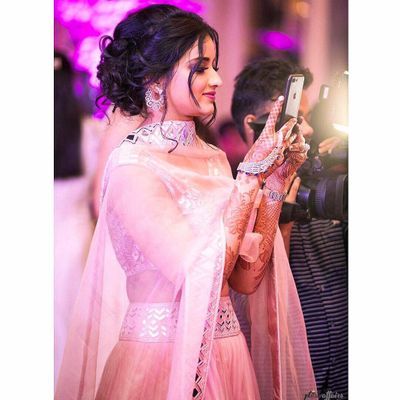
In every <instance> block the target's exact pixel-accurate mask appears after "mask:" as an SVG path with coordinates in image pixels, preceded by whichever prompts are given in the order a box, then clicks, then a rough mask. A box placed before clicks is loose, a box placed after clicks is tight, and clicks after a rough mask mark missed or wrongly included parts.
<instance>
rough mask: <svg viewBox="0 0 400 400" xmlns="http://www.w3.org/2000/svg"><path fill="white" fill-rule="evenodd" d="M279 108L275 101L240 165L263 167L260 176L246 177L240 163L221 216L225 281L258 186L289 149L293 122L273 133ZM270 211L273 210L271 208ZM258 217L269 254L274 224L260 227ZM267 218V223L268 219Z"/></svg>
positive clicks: (244, 229) (245, 228)
mask: <svg viewBox="0 0 400 400" xmlns="http://www.w3.org/2000/svg"><path fill="white" fill-rule="evenodd" d="M281 107H282V99H279V100H277V101H276V102H275V104H274V106H273V108H272V110H271V113H270V116H269V118H268V120H267V122H266V125H265V127H264V129H263V132H262V133H261V135H260V137H259V138H258V139H257V141H256V142H255V143H254V145H253V146H252V148H251V149H250V151H249V153H248V154H247V155H246V157H245V159H244V162H243V163H241V164H242V165H243V166H242V168H243V170H246V169H249V170H251V168H253V169H255V170H257V168H258V167H259V166H260V165H261V166H262V167H260V168H259V169H260V171H259V172H260V173H258V174H257V175H253V174H252V173H249V174H246V173H244V172H240V164H239V168H238V169H239V173H238V175H237V178H236V188H235V190H234V192H233V193H232V196H231V199H230V203H229V206H228V207H227V210H226V213H225V215H224V223H225V233H226V242H227V245H226V257H225V269H224V278H225V279H228V278H229V276H230V275H231V272H232V270H233V268H234V266H235V264H236V261H237V258H238V254H239V249H240V245H241V243H242V240H243V237H244V235H245V233H246V230H247V226H248V223H249V219H250V216H251V213H252V211H253V208H254V203H255V200H256V196H257V193H258V191H259V190H260V187H261V185H262V184H263V182H264V181H265V179H269V178H268V176H270V175H271V174H272V173H273V172H274V171H275V170H276V169H277V168H278V167H279V168H281V166H282V163H283V162H284V157H283V152H284V151H285V150H286V148H287V146H288V142H287V141H285V140H284V138H286V137H287V136H288V135H290V132H291V131H292V129H293V127H294V125H295V123H296V120H295V119H292V120H290V121H289V122H287V123H286V124H285V125H284V126H283V127H282V128H281V129H280V130H279V131H278V132H275V123H276V120H277V118H278V116H279V113H280V109H281ZM267 159H270V160H271V163H269V164H267V167H264V166H265V162H264V161H265V160H267ZM250 167H251V168H250ZM274 179H275V178H274ZM273 190H276V189H273ZM276 207H278V208H276ZM280 207H281V206H280V205H278V206H277V205H273V214H274V218H275V214H277V215H278V217H279V212H280ZM262 208H264V206H262ZM269 208H270V207H268V210H269ZM270 211H272V209H271V210H270ZM259 218H261V221H259V222H258V227H259V229H260V231H262V232H263V233H264V234H263V246H264V247H265V248H266V249H269V248H270V251H272V246H270V245H268V244H267V243H268V242H269V241H272V242H273V238H274V235H275V231H274V230H273V229H274V228H273V225H272V224H269V226H263V227H261V224H262V220H265V217H264V212H263V214H262V216H261V217H259ZM259 218H258V219H259ZM266 218H267V220H268V217H266ZM271 221H272V218H271ZM275 229H276V228H275ZM266 231H268V234H266V233H265V232H266ZM246 286H247V285H246Z"/></svg>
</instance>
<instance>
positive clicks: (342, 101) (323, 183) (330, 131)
mask: <svg viewBox="0 0 400 400" xmlns="http://www.w3.org/2000/svg"><path fill="white" fill-rule="evenodd" d="M347 82H348V73H347V72H345V73H344V74H342V75H341V76H340V77H339V78H337V79H336V84H335V86H334V87H333V88H330V87H329V86H327V85H322V87H321V90H320V95H319V102H318V104H317V105H316V106H315V108H314V110H313V112H312V116H311V121H310V123H311V126H312V127H313V128H314V135H313V137H312V140H311V142H310V146H311V147H310V150H309V152H308V158H307V160H306V161H305V163H304V164H303V165H302V166H301V167H300V168H299V170H298V172H297V174H298V176H299V177H300V178H301V185H300V188H299V190H298V192H297V197H296V203H294V204H290V203H284V205H283V207H282V212H281V216H280V219H279V222H280V223H287V222H290V221H298V222H307V221H310V220H311V219H312V218H316V219H334V220H339V221H347V218H348V196H347V193H348V176H347V166H348V136H347V134H348V122H347V121H348V114H347V113H348V104H347V102H348V83H347ZM333 136H335V137H338V138H340V143H339V145H337V146H336V147H335V148H334V149H333V151H332V152H331V153H330V154H327V155H319V153H318V145H319V143H321V142H322V141H323V140H324V139H327V138H329V137H333Z"/></svg>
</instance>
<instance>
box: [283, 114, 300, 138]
mask: <svg viewBox="0 0 400 400" xmlns="http://www.w3.org/2000/svg"><path fill="white" fill-rule="evenodd" d="M296 124H297V119H296V118H291V119H290V120H289V121H288V122H286V124H285V125H283V126H282V128H281V129H279V133H281V135H282V137H283V138H284V140H288V139H289V137H290V135H291V134H292V130H293V128H294V126H295V125H296Z"/></svg>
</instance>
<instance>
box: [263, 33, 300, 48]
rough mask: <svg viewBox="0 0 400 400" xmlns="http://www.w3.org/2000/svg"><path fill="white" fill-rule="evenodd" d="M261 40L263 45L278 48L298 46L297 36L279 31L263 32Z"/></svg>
mask: <svg viewBox="0 0 400 400" xmlns="http://www.w3.org/2000/svg"><path fill="white" fill-rule="evenodd" d="M259 41H260V43H261V44H262V45H264V46H266V47H268V48H272V49H276V50H295V49H296V48H297V46H298V43H297V40H296V39H295V38H293V37H291V36H289V35H287V34H286V33H283V32H279V31H266V32H261V33H260V34H259Z"/></svg>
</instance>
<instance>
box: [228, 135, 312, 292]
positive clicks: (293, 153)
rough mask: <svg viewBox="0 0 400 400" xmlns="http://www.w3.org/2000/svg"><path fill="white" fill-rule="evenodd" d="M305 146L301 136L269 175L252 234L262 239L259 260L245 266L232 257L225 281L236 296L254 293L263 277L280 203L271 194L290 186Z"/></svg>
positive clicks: (270, 250) (281, 191)
mask: <svg viewBox="0 0 400 400" xmlns="http://www.w3.org/2000/svg"><path fill="white" fill-rule="evenodd" d="M306 157H307V146H306V145H305V140H304V138H303V136H302V135H301V134H298V135H297V137H296V140H295V141H294V142H293V144H292V145H291V146H290V147H289V151H288V154H287V159H286V160H285V162H284V163H283V164H282V166H280V167H279V168H278V169H276V171H275V172H274V173H273V174H271V175H270V176H269V177H268V178H267V179H266V183H265V188H264V195H263V197H262V199H261V202H260V206H259V208H258V211H257V218H256V221H255V226H254V229H253V232H256V233H258V234H260V235H261V236H262V240H261V242H260V248H259V256H258V258H257V260H256V261H255V262H252V263H251V262H248V261H245V260H244V259H242V258H241V257H239V258H237V257H236V261H237V262H236V264H235V267H234V268H233V270H232V273H231V275H230V278H229V284H230V285H231V287H232V288H233V289H235V290H236V291H238V292H240V293H245V294H251V293H254V292H255V290H256V289H257V287H258V285H259V284H260V283H261V280H262V278H263V277H264V274H265V268H266V266H267V262H268V260H269V259H270V257H271V254H272V250H273V245H274V239H275V234H276V229H277V226H278V220H279V215H280V212H281V209H282V200H283V199H280V200H277V199H276V197H277V196H276V195H275V196H274V193H275V194H276V193H280V194H284V193H285V192H286V190H287V189H288V187H289V186H290V177H291V176H292V175H293V173H294V172H295V171H296V170H297V169H298V167H299V166H300V165H301V164H302V163H303V162H304V161H305V159H306Z"/></svg>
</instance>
